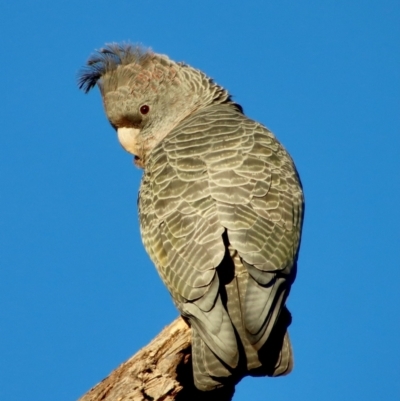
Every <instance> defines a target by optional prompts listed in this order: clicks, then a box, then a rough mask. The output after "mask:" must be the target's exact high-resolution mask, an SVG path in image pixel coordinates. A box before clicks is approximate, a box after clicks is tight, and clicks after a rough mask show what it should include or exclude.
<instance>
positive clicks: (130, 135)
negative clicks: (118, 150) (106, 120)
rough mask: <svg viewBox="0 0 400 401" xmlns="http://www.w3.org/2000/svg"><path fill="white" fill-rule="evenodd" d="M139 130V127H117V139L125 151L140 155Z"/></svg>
mask: <svg viewBox="0 0 400 401" xmlns="http://www.w3.org/2000/svg"><path fill="white" fill-rule="evenodd" d="M139 132H140V129H139V128H118V140H119V142H120V144H121V145H122V147H123V148H124V149H125V150H126V151H127V152H129V153H132V154H133V155H136V156H139V157H140V156H141V152H140V145H139V140H138V139H139V138H138V135H139Z"/></svg>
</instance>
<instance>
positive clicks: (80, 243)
mask: <svg viewBox="0 0 400 401" xmlns="http://www.w3.org/2000/svg"><path fill="white" fill-rule="evenodd" d="M0 34H1V48H2V51H3V53H2V54H3V56H2V62H1V67H0V68H1V74H0V87H1V95H0V96H1V107H0V119H1V121H2V129H1V134H0V154H1V157H0V187H1V193H0V210H1V213H0V399H1V400H7V401H17V400H24V399H29V400H40V401H47V400H48V401H50V400H51V401H53V400H57V401H67V400H75V399H77V398H78V397H79V396H80V395H82V394H83V393H85V392H86V391H87V390H89V388H90V387H91V386H93V385H95V384H96V383H97V382H99V381H100V380H101V379H102V378H103V377H105V376H106V375H108V373H109V372H111V371H112V370H113V369H114V368H115V367H116V366H118V365H119V364H120V363H121V362H123V361H124V360H126V359H127V358H128V357H130V356H131V355H132V354H133V353H134V352H136V351H137V350H138V349H139V348H140V347H142V346H144V345H145V344H147V343H148V342H149V341H150V340H151V339H152V338H153V337H154V336H155V335H156V334H157V333H158V332H159V331H160V330H161V329H162V328H163V327H164V326H165V325H167V324H168V323H169V322H171V321H172V320H173V319H174V318H175V317H176V316H177V312H176V310H175V308H174V307H173V305H172V302H171V300H170V298H169V295H168V293H167V291H166V289H165V288H164V286H163V285H162V283H161V280H160V279H159V277H158V275H157V273H156V271H155V269H154V267H153V266H152V264H151V262H150V260H149V258H148V257H147V255H146V253H145V251H144V249H143V247H142V245H141V240H140V236H139V231H138V219H137V209H136V197H137V191H138V186H139V182H140V177H141V172H140V170H138V169H136V168H135V167H134V166H133V165H132V158H131V156H129V155H128V154H127V153H125V152H124V151H123V150H122V148H121V147H120V146H119V144H118V142H117V139H116V135H115V133H114V131H113V130H112V128H111V127H110V126H109V124H108V123H107V121H106V119H105V116H104V113H103V110H102V106H101V101H100V96H99V93H98V92H97V91H94V92H93V93H91V94H90V95H86V96H85V95H84V94H83V93H82V92H80V91H79V90H78V89H77V87H76V74H77V72H78V70H79V69H80V67H81V66H82V65H83V64H84V63H85V61H86V60H87V58H88V56H89V54H90V53H91V52H92V51H93V50H94V49H96V48H99V47H101V46H102V45H103V44H104V43H106V42H120V41H127V40H129V41H132V42H135V43H136V42H138V43H142V44H143V45H145V46H150V47H151V48H152V49H153V50H154V51H156V52H159V53H164V54H168V55H169V56H170V57H171V58H172V59H175V60H177V61H185V62H187V63H188V64H190V65H192V66H195V67H197V68H200V69H202V70H203V71H205V72H206V73H207V74H208V75H209V76H211V77H213V78H214V79H215V80H216V81H217V82H218V83H220V84H221V85H223V86H225V87H226V88H227V89H229V90H230V91H231V93H232V94H233V96H234V98H235V100H236V101H237V102H238V103H240V104H241V105H242V106H243V107H244V110H245V112H246V113H247V114H248V115H249V116H250V117H252V118H254V119H256V120H258V121H260V122H262V123H263V124H265V125H266V126H267V127H269V128H270V129H271V130H272V131H273V132H274V133H275V134H276V135H277V137H278V138H279V139H280V140H281V142H282V143H283V144H284V145H285V147H286V148H287V149H288V150H289V151H290V153H291V154H292V156H293V158H294V159H295V162H296V164H297V167H298V169H299V172H300V175H301V178H302V181H303V184H304V189H305V194H306V205H307V206H306V218H305V225H304V232H303V242H302V249H301V252H300V260H299V273H298V278H297V280H296V283H295V284H294V287H293V290H292V293H291V295H290V298H289V302H288V304H289V308H290V310H291V311H292V314H293V324H292V326H291V329H290V333H291V337H292V342H293V347H294V352H295V369H294V371H293V373H292V374H291V375H290V376H287V377H284V378H280V379H268V378H257V379H253V378H248V379H245V380H243V381H242V382H241V383H240V384H239V385H238V386H237V393H236V396H235V398H234V400H235V401H244V400H254V401H261V400H267V399H268V400H274V401H286V400H307V401H311V400H319V401H320V400H324V401H325V400H326V401H331V400H332V401H337V400H339V399H340V400H342V401H344V400H364V401H366V400H367V401H369V400H370V401H376V400H398V399H400V380H399V379H400V377H399V372H400V341H399V336H400V296H399V283H400V262H399V257H398V254H399V249H400V228H399V223H400V213H399V204H400V162H399V151H400V107H399V106H400V3H399V2H398V1H389V0H379V1H378V0H376V1H372V0H364V1H357V0H354V1H342V0H337V1H308V2H298V1H285V0H283V1H280V2H277V1H276V2H268V1H254V0H249V1H246V2H244V1H236V0H231V1H226V0H225V1H224V0H222V1H211V0H203V1H201V2H199V1H192V2H188V1H183V0H179V1H178V0H170V1H168V2H164V1H154V0H153V1H141V2H136V1H133V0H131V1H125V0H116V1H112V2H111V1H104V0H99V1H96V2H89V1H86V2H85V1H77V0H69V1H60V0H58V1H57V0H55V1H54V0H53V1H44V0H37V1H35V2H28V1H26V0H25V1H23V0H21V1H14V2H12V1H3V2H1V4H0Z"/></svg>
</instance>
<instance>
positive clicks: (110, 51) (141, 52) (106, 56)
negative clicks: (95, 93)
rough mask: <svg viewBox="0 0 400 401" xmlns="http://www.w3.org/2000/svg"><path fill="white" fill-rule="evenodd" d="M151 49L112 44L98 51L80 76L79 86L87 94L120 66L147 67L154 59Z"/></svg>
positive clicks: (90, 58) (125, 44)
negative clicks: (136, 65)
mask: <svg viewBox="0 0 400 401" xmlns="http://www.w3.org/2000/svg"><path fill="white" fill-rule="evenodd" d="M154 55H155V54H154V53H153V52H152V51H151V50H150V49H144V48H142V47H140V46H139V45H132V44H129V43H122V44H118V43H110V44H106V46H105V47H103V48H101V49H99V50H97V51H96V52H95V53H94V54H92V55H91V56H90V57H89V60H88V61H87V63H86V66H85V67H84V68H83V69H82V70H81V71H80V72H79V74H78V86H79V89H82V90H83V91H84V92H85V93H87V92H89V91H90V90H91V89H92V88H93V87H94V86H95V85H96V84H97V83H98V82H99V80H100V79H101V78H102V77H103V76H104V75H105V74H106V73H108V72H111V71H114V70H116V69H117V68H118V66H120V65H121V66H124V65H127V64H132V63H134V64H138V65H140V66H143V67H145V66H146V64H147V63H148V62H149V61H150V60H151V59H152V58H153V57H154Z"/></svg>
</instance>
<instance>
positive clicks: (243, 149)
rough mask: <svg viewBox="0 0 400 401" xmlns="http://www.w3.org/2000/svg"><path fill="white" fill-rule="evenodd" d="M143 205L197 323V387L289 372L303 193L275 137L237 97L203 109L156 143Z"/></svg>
mask: <svg viewBox="0 0 400 401" xmlns="http://www.w3.org/2000/svg"><path fill="white" fill-rule="evenodd" d="M139 211H140V222H141V230H142V238H143V241H144V244H145V247H146V249H147V251H148V253H149V254H150V256H151V258H152V260H153V262H154V263H155V265H156V266H157V269H158V271H159V273H160V276H161V277H162V279H163V281H164V282H165V284H166V285H167V287H168V289H169V291H170V293H171V295H172V297H173V299H174V302H175V304H176V306H177V307H178V309H179V311H180V312H181V314H182V315H183V316H184V317H185V318H187V319H188V321H189V323H190V325H191V326H192V350H193V352H192V353H193V368H194V378H195V383H196V386H197V387H199V388H200V389H203V390H210V389H212V388H215V387H218V386H220V385H221V384H223V383H224V380H226V378H229V377H230V376H232V375H237V376H238V377H240V376H242V375H244V373H243V372H247V373H248V374H255V375H259V374H264V375H271V376H272V375H273V376H275V375H280V374H286V373H288V372H289V371H290V370H291V366H292V355H291V348H290V341H289V338H288V335H287V330H286V329H287V327H288V325H289V324H290V320H291V319H290V314H289V312H288V311H287V309H286V307H285V306H284V305H285V301H286V298H287V296H288V294H289V290H290V286H291V284H292V282H293V280H294V278H295V274H296V260H297V253H298V248H299V242H300V234H301V225H302V216H303V194H302V189H301V184H300V181H299V178H298V175H297V172H296V169H295V167H294V164H293V161H292V159H291V158H290V156H289V155H288V153H287V152H286V151H285V149H284V148H283V147H282V146H281V145H280V144H279V142H278V141H277V140H276V138H275V137H274V136H273V135H272V134H271V133H270V132H269V131H268V130H267V129H266V128H265V127H263V126H262V125H260V124H258V123H256V122H254V121H252V120H250V119H248V118H247V117H246V116H244V115H243V114H242V113H241V112H240V110H238V109H237V108H236V107H235V106H234V105H232V104H230V105H212V106H209V107H206V108H204V109H202V110H200V111H198V112H196V113H194V114H193V115H191V116H190V117H188V118H186V119H185V120H184V121H182V122H181V123H180V124H179V125H178V126H176V127H175V128H174V129H173V130H172V131H171V132H170V133H169V134H168V135H167V136H166V137H165V138H164V140H163V141H162V142H160V143H159V144H158V145H157V146H156V147H155V148H154V149H153V150H152V152H151V153H150V155H149V157H148V160H147V164H146V169H145V173H144V176H143V180H142V185H141V190H140V195H139Z"/></svg>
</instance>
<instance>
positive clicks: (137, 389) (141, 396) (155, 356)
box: [79, 317, 234, 401]
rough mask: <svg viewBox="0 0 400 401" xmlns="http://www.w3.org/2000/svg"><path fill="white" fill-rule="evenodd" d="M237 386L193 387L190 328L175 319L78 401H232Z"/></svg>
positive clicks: (179, 319) (180, 320)
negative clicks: (211, 388)
mask: <svg viewBox="0 0 400 401" xmlns="http://www.w3.org/2000/svg"><path fill="white" fill-rule="evenodd" d="M233 393H234V386H233V385H232V387H229V388H227V387H225V388H223V389H221V390H216V391H212V392H206V393H205V392H202V391H199V390H197V389H196V388H195V386H194V384H193V374H192V362H191V348H190V328H189V326H188V325H187V324H186V323H185V321H184V320H183V319H182V318H180V317H179V318H178V319H176V320H175V321H174V322H172V323H171V324H170V325H169V326H167V327H166V328H164V330H163V331H162V332H161V333H160V334H159V335H158V336H157V337H156V338H155V339H154V340H152V341H151V342H150V344H148V345H147V346H146V347H144V348H142V349H141V350H140V351H139V352H137V353H136V354H135V355H133V356H132V357H131V358H129V359H128V360H127V361H126V362H124V363H122V364H121V365H120V366H119V367H118V368H116V369H115V370H114V371H113V372H111V374H110V375H109V376H108V377H107V378H105V379H104V380H102V381H101V382H100V383H98V384H97V385H96V386H95V387H93V388H92V389H91V390H90V391H89V392H87V393H86V394H85V395H84V396H83V397H81V398H80V399H79V401H128V400H129V401H186V400H187V401H214V400H215V401H230V400H231V399H232V396H233Z"/></svg>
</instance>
